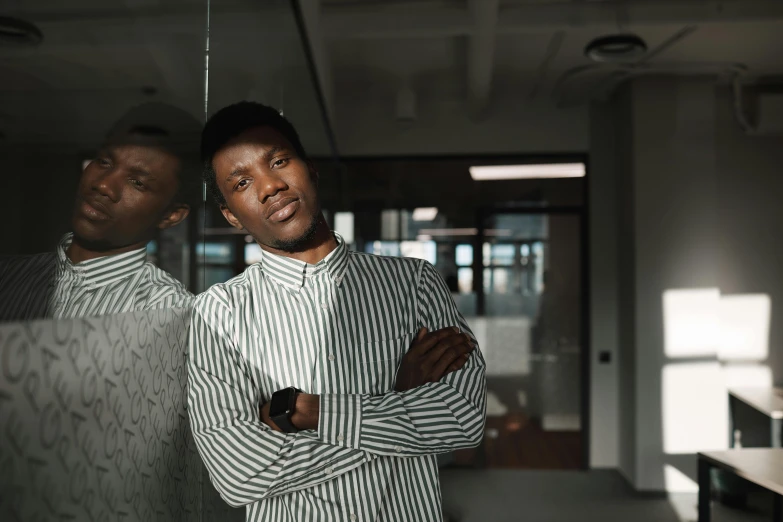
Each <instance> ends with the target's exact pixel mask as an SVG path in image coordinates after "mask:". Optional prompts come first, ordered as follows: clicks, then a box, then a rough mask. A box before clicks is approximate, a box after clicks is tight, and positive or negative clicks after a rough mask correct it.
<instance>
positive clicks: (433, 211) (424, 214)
mask: <svg viewBox="0 0 783 522" xmlns="http://www.w3.org/2000/svg"><path fill="white" fill-rule="evenodd" d="M437 215H438V209H437V208H435V207H420V208H416V209H413V221H432V220H433V219H435V217H436V216H437Z"/></svg>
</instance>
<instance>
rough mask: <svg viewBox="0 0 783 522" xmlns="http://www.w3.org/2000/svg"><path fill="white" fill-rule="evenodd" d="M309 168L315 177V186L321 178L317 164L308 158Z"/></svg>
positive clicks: (311, 174)
mask: <svg viewBox="0 0 783 522" xmlns="http://www.w3.org/2000/svg"><path fill="white" fill-rule="evenodd" d="M307 168H308V170H309V171H310V177H311V178H312V179H313V183H315V186H316V187H317V186H318V182H319V181H320V179H321V175H320V174H319V172H318V169H317V168H315V164H314V163H313V162H312V161H311V160H307Z"/></svg>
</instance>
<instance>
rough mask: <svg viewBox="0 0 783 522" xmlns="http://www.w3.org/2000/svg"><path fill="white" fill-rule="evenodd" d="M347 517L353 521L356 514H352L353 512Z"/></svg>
mask: <svg viewBox="0 0 783 522" xmlns="http://www.w3.org/2000/svg"><path fill="white" fill-rule="evenodd" d="M349 518H350V519H351V522H355V520H356V515H354V514H353V513H351V516H350V517H349Z"/></svg>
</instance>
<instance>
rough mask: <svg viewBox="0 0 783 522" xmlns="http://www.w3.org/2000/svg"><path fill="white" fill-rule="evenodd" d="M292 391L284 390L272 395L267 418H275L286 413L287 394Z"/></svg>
mask: <svg viewBox="0 0 783 522" xmlns="http://www.w3.org/2000/svg"><path fill="white" fill-rule="evenodd" d="M291 391H292V390H290V389H285V390H281V391H280V392H276V393H273V394H272V403H271V404H270V405H269V416H270V417H277V416H278V415H285V414H286V413H288V401H289V394H290V393H291Z"/></svg>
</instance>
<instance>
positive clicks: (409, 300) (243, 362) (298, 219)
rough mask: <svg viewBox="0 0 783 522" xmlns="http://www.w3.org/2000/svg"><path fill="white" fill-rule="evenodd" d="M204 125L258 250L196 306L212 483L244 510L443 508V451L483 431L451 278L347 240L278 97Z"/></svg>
mask: <svg viewBox="0 0 783 522" xmlns="http://www.w3.org/2000/svg"><path fill="white" fill-rule="evenodd" d="M202 136H203V137H202V158H203V160H204V168H205V177H206V181H207V183H208V184H209V185H210V186H211V187H212V191H213V193H214V195H215V197H216V198H217V200H218V202H219V204H220V210H221V211H222V213H223V215H224V216H225V218H226V220H227V221H228V222H229V223H230V224H231V225H232V226H233V227H236V228H238V229H244V230H245V231H246V232H247V233H248V234H250V235H252V236H253V237H254V238H255V240H256V242H257V243H258V244H259V245H260V246H261V249H262V259H261V261H260V262H259V263H257V264H255V265H252V266H251V267H249V268H248V269H247V270H245V272H244V273H242V274H240V275H239V276H237V277H235V278H234V279H232V280H230V281H228V282H226V283H224V284H219V285H215V286H213V287H212V288H210V289H209V290H208V291H207V292H205V293H204V294H201V295H200V296H198V297H197V299H196V302H195V304H194V310H193V318H192V322H191V329H190V355H189V358H188V396H189V412H190V417H191V424H192V428H193V433H194V437H195V440H196V444H197V446H198V449H199V451H200V453H201V456H202V458H203V460H204V462H205V464H206V466H207V468H208V470H209V472H210V476H211V478H212V481H213V483H214V485H215V486H216V488H217V489H218V491H219V492H220V493H221V495H222V496H223V498H224V499H225V500H226V502H228V503H229V504H231V505H232V506H242V505H246V506H247V520H249V521H262V520H263V521H266V520H268V521H274V522H286V521H300V520H317V521H332V520H334V521H337V520H340V521H357V520H360V521H362V520H367V521H370V520H405V521H417V520H421V521H431V520H441V511H440V509H441V508H440V503H441V495H440V487H439V483H438V469H437V463H436V454H438V453H443V452H449V451H452V450H454V449H458V448H467V447H473V446H476V445H477V444H478V443H479V441H480V440H481V437H482V434H483V427H484V420H485V396H486V381H485V377H484V367H485V366H484V361H483V358H482V357H481V354H480V352H479V351H478V350H477V349H475V346H476V344H475V339H474V338H473V336H472V334H471V333H470V330H469V328H468V326H467V324H466V323H465V321H464V319H463V318H462V316H461V315H460V314H459V312H458V311H457V310H456V308H455V306H454V302H453V300H452V298H451V294H450V293H449V291H448V288H447V287H446V285H445V284H444V283H443V281H442V279H441V278H440V276H438V274H437V273H436V272H435V269H434V268H433V267H432V266H431V265H430V264H428V263H426V262H424V261H421V260H414V259H404V258H390V257H379V256H371V255H367V254H358V253H355V252H349V251H348V249H347V247H346V245H345V242H344V241H343V240H342V239H341V238H340V237H339V236H338V235H336V234H333V233H332V232H331V231H330V230H329V227H328V226H327V224H326V221H325V220H324V217H323V214H322V212H321V208H320V204H319V199H318V194H317V185H318V174H317V172H316V171H315V169H314V167H313V165H312V163H310V162H309V161H307V160H306V156H305V152H304V149H303V147H302V145H301V143H300V141H299V138H298V136H297V133H296V131H295V130H294V128H293V127H292V126H291V124H290V123H289V122H288V121H287V120H286V119H285V118H283V117H282V116H281V115H280V114H279V113H277V112H276V111H275V110H274V109H272V108H270V107H266V106H263V105H259V104H255V103H249V102H242V103H239V104H236V105H232V106H230V107H227V108H225V109H223V110H221V111H219V112H218V113H217V114H215V115H214V116H213V117H212V118H211V119H210V120H209V122H208V123H207V125H206V127H205V128H204V132H203V135H202ZM460 330H461V331H462V332H464V333H460ZM406 352H407V353H406ZM297 389H298V390H297ZM299 390H301V391H299Z"/></svg>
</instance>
